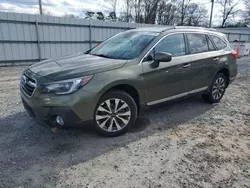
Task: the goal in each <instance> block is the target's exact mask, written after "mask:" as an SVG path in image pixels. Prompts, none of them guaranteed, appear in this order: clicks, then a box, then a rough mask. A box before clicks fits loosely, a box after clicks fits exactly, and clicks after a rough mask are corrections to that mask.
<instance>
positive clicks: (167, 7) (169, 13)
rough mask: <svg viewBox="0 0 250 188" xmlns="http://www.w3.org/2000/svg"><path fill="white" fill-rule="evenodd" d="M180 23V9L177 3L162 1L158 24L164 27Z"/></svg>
mask: <svg viewBox="0 0 250 188" xmlns="http://www.w3.org/2000/svg"><path fill="white" fill-rule="evenodd" d="M178 21H179V13H178V7H177V5H176V4H175V1H173V0H171V1H170V2H168V3H167V2H165V1H162V2H161V3H160V4H159V9H158V20H157V22H158V24H162V25H176V24H177V23H178Z"/></svg>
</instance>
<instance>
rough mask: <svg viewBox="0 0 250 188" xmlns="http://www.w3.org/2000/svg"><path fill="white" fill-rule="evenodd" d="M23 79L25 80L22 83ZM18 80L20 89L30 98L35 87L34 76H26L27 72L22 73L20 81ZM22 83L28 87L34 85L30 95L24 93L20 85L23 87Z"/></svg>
mask: <svg viewBox="0 0 250 188" xmlns="http://www.w3.org/2000/svg"><path fill="white" fill-rule="evenodd" d="M27 79H30V80H32V81H34V82H31V81H30V80H29V81H27ZM24 80H25V83H23V81H24ZM20 82H21V83H20V90H21V92H22V93H23V94H24V95H25V96H27V97H28V98H31V97H32V96H33V94H34V93H35V90H36V88H37V82H36V80H35V79H34V78H32V77H31V76H28V75H27V74H25V73H23V74H22V75H21V81H20ZM24 85H29V86H30V87H34V90H33V92H32V94H31V95H28V93H26V92H25V90H24V89H23V88H22V87H24Z"/></svg>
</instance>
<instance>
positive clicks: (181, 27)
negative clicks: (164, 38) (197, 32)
mask: <svg viewBox="0 0 250 188" xmlns="http://www.w3.org/2000/svg"><path fill="white" fill-rule="evenodd" d="M170 29H201V30H209V31H216V29H213V28H205V27H195V26H173V27H169V28H167V29H165V30H163V32H164V31H167V30H170Z"/></svg>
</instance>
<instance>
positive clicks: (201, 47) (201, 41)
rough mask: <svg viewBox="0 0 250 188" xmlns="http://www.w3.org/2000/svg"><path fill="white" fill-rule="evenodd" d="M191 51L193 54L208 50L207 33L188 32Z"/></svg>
mask: <svg viewBox="0 0 250 188" xmlns="http://www.w3.org/2000/svg"><path fill="white" fill-rule="evenodd" d="M187 38H188V44H189V52H190V53H191V54H195V53H201V52H207V51H208V44H207V38H206V35H202V34H187Z"/></svg>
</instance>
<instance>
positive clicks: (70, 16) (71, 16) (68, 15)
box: [64, 14, 78, 18]
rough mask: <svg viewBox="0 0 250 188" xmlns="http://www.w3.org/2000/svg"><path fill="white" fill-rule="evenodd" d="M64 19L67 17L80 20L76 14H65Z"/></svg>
mask: <svg viewBox="0 0 250 188" xmlns="http://www.w3.org/2000/svg"><path fill="white" fill-rule="evenodd" d="M64 17H66V18H78V17H77V16H75V15H74V14H65V15H64Z"/></svg>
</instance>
